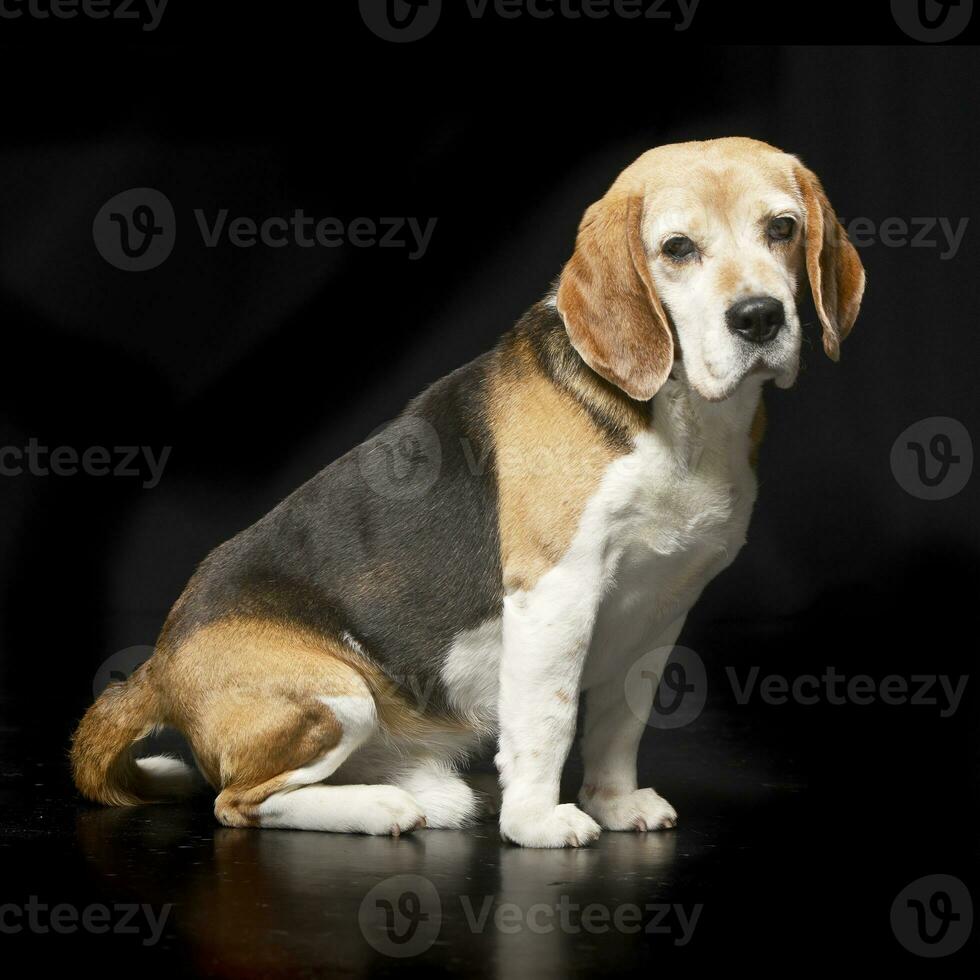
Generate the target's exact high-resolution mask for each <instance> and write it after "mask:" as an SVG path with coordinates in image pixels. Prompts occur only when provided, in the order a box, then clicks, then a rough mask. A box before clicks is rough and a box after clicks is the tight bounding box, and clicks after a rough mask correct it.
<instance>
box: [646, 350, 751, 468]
mask: <svg viewBox="0 0 980 980" xmlns="http://www.w3.org/2000/svg"><path fill="white" fill-rule="evenodd" d="M762 386H763V378H762V377H760V376H757V375H756V376H749V377H748V378H746V379H745V380H744V381H743V382H742V383H741V384H740V385H739V386H738V388H737V389H736V390H735V391H734V392H733V393H732V394H731V395H730V396H729V397H728V398H726V399H725V400H724V401H720V402H711V401H708V400H707V399H705V398H703V397H702V396H701V395H699V394H698V393H697V392H696V391H694V389H693V388H692V387H691V385H690V384H689V382H688V380H687V377H686V374H685V371H684V367H683V364H680V363H678V364H677V365H675V370H674V371H673V372H671V377H670V378H669V379H668V380H667V382H666V383H665V384H664V386H663V388H661V389H660V391H659V392H657V394H656V395H655V396H654V398H653V403H652V405H653V420H652V428H653V429H655V430H656V431H657V432H658V433H659V434H661V435H662V436H663V437H665V438H666V439H667V440H669V442H670V443H671V445H672V446H673V447H674V448H675V451H676V452H677V454H678V456H680V457H681V458H683V459H685V460H686V461H687V462H688V463H690V462H693V461H694V460H695V459H696V458H697V457H699V456H700V455H701V454H702V453H703V452H705V451H706V450H707V451H711V452H714V453H716V454H718V455H728V454H729V453H731V454H734V455H735V456H737V457H740V456H741V455H742V454H743V453H744V451H745V449H744V447H745V445H746V440H748V439H750V438H751V437H752V433H753V429H754V427H755V426H756V423H757V419H758V415H759V411H760V406H761V401H762Z"/></svg>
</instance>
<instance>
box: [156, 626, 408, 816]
mask: <svg viewBox="0 0 980 980" xmlns="http://www.w3.org/2000/svg"><path fill="white" fill-rule="evenodd" d="M331 644H332V641H329V640H326V639H324V638H318V637H310V636H308V635H305V634H302V633H299V632H294V631H292V630H288V629H284V628H282V627H275V628H273V627H269V626H268V625H261V624H255V623H241V622H239V623H236V624H222V625H220V626H218V625H216V626H212V627H209V628H205V629H203V630H201V631H200V632H199V633H198V634H197V635H195V636H194V637H191V638H190V639H189V640H188V641H186V642H185V643H184V644H183V645H182V646H181V648H180V649H178V650H176V651H174V652H173V653H170V654H168V655H165V657H164V663H163V664H162V665H161V670H162V672H163V675H164V676H163V677H162V679H161V680H162V686H163V688H164V690H166V691H168V701H169V715H170V719H171V723H173V724H175V725H176V727H178V728H180V730H182V731H183V732H184V734H185V735H186V736H187V738H188V740H189V741H190V743H191V746H192V748H193V749H194V754H195V758H196V759H197V760H198V763H199V765H200V766H201V768H202V770H203V771H204V773H205V775H206V776H207V778H208V781H209V782H210V783H211V784H212V785H213V786H215V787H216V788H218V789H220V793H219V794H218V798H217V799H216V801H215V805H214V812H215V816H216V817H217V819H218V820H219V821H220V822H221V823H222V824H224V825H225V826H228V827H278V828H292V829H296V830H324V831H338V832H351V833H366V834H393V835H398V834H402V833H406V832H408V831H411V830H414V829H416V828H417V827H420V826H424V824H425V815H424V812H423V810H422V809H421V807H420V805H419V803H418V802H417V801H416V800H415V799H414V798H413V797H412V796H411V795H410V794H409V793H408V792H406V791H405V790H404V789H400V788H398V787H396V786H393V785H362V786H350V785H331V786H325V785H322V783H323V781H324V780H326V779H329V778H330V777H331V776H333V775H334V773H335V772H336V771H337V769H338V768H339V767H340V766H341V765H342V764H343V763H344V762H345V761H346V760H347V759H348V758H349V757H350V756H351V754H352V753H355V752H356V751H357V750H358V749H359V748H360V747H361V746H362V745H363V744H364V743H365V742H366V741H367V740H368V739H369V738H371V736H372V735H373V734H374V733H375V732H376V731H377V730H378V728H379V720H378V712H377V706H376V701H375V698H374V695H373V694H372V691H371V688H370V687H369V686H368V683H367V682H366V680H365V679H364V677H363V675H362V674H361V673H360V671H359V670H358V669H357V668H356V667H355V666H353V665H352V664H351V663H349V662H347V661H345V660H344V659H342V657H341V656H340V655H338V654H336V653H335V652H334V648H333V647H332V645H331Z"/></svg>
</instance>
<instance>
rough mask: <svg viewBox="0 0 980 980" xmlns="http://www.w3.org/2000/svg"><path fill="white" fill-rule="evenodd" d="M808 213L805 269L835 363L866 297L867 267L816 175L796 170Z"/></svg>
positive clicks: (804, 168)
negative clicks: (865, 270) (862, 300)
mask: <svg viewBox="0 0 980 980" xmlns="http://www.w3.org/2000/svg"><path fill="white" fill-rule="evenodd" d="M796 173H797V179H798V180H799V182H800V187H801V189H802V191H803V199H804V201H805V203H806V210H807V233H806V266H807V272H808V273H809V276H810V289H811V291H812V293H813V303H814V306H816V308H817V315H818V316H819V317H820V323H821V324H822V325H823V346H824V350H825V351H826V352H827V355H828V356H829V357H830V358H831V359H832V360H835V361H836V360H838V359H839V358H840V345H841V341H842V340H844V339H845V338H846V337H847V335H848V334H849V333H850V332H851V329H852V328H853V326H854V321H855V320H857V316H858V311H859V310H860V308H861V299H862V297H863V296H864V284H865V276H864V267H863V266H862V264H861V259H860V257H859V256H858V253H857V249H856V248H855V247H854V246H853V245H852V244H851V243H850V241H849V240H848V238H847V232H846V231H845V230H844V228H843V226H842V225H841V223H840V221H839V220H838V218H837V215H836V214H835V212H834V209H833V208H832V207H831V205H830V201H828V200H827V195H826V194H825V193H824V189H823V187H822V186H821V184H820V180H819V179H818V178H817V176H816V174H814V173H813V172H812V171H810V170H807V169H806V167H802V166H800V167H798V168H797V171H796Z"/></svg>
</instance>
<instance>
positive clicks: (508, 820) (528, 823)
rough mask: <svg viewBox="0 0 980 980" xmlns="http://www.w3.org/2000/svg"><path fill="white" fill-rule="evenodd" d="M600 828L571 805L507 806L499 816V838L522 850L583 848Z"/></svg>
mask: <svg viewBox="0 0 980 980" xmlns="http://www.w3.org/2000/svg"><path fill="white" fill-rule="evenodd" d="M600 832H601V828H600V827H599V825H598V824H597V823H596V822H595V821H594V820H593V819H592V818H591V817H589V816H587V815H586V814H584V813H583V812H582V811H581V810H580V809H579V808H578V807H577V806H575V805H574V804H573V803H563V804H561V805H560V806H555V807H543V808H542V807H539V806H533V807H531V806H518V807H508V806H507V804H506V801H505V802H504V808H503V810H502V811H501V814H500V836H501V837H503V838H504V840H509V841H513V843H515V844H520V845H521V846H522V847H585V846H586V845H587V844H591V843H592V842H593V841H594V840H595V839H596V838H597V837H598V836H599V834H600Z"/></svg>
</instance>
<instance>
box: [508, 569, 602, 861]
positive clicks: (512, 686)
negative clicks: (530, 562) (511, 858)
mask: <svg viewBox="0 0 980 980" xmlns="http://www.w3.org/2000/svg"><path fill="white" fill-rule="evenodd" d="M548 586H551V587H549V588H547V589H546V590H541V589H536V590H535V592H534V594H533V595H528V594H526V593H519V594H516V595H512V596H508V597H507V599H506V600H505V601H504V646H503V652H502V655H501V666H500V699H499V705H498V711H499V720H500V745H499V752H498V754H497V768H498V770H499V771H500V781H501V784H502V786H503V804H502V806H501V810H500V833H501V836H503V837H504V838H505V839H507V840H510V841H513V842H514V843H515V844H522V845H524V846H525V847H580V846H583V845H585V844H589V843H591V842H592V841H594V840H595V839H596V837H598V836H599V825H598V824H597V823H596V822H595V821H594V820H593V819H592V818H591V817H589V816H587V815H586V814H585V813H583V812H582V811H581V810H579V809H578V807H576V806H575V805H574V804H571V803H567V804H564V805H562V806H559V804H558V792H559V784H560V781H561V772H562V767H563V766H564V764H565V759H566V757H567V756H568V750H569V748H570V747H571V744H572V740H573V739H574V737H575V722H576V717H577V713H578V710H577V709H578V695H579V685H580V682H581V677H582V668H583V665H584V663H585V656H586V653H587V652H588V647H589V640H590V638H591V633H592V626H593V623H594V619H595V609H594V604H593V603H590V602H589V601H588V600H586V601H585V602H583V601H582V599H581V595H580V593H579V592H578V590H576V589H575V588H574V583H564V582H560V581H555V582H549V583H548ZM542 592H546V594H542Z"/></svg>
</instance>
